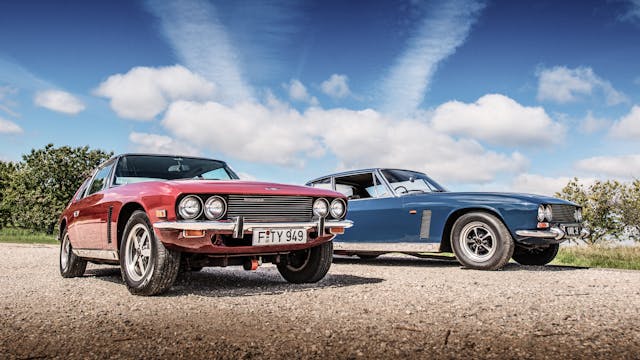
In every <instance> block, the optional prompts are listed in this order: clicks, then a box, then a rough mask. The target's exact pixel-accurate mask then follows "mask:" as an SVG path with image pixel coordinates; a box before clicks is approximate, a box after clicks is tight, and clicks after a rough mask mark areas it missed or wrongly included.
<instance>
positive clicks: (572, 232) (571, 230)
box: [564, 226, 580, 237]
mask: <svg viewBox="0 0 640 360" xmlns="http://www.w3.org/2000/svg"><path fill="white" fill-rule="evenodd" d="M564 231H565V233H566V234H567V236H569V237H575V236H578V235H580V227H579V226H565V227H564Z"/></svg>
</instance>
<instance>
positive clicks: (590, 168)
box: [575, 154, 640, 179]
mask: <svg viewBox="0 0 640 360" xmlns="http://www.w3.org/2000/svg"><path fill="white" fill-rule="evenodd" d="M575 167H576V169H578V170H581V171H584V172H587V173H589V174H594V175H597V176H603V177H614V178H624V179H634V178H640V154H632V155H621V156H595V157H591V158H588V159H583V160H580V161H578V162H577V163H576V165H575Z"/></svg>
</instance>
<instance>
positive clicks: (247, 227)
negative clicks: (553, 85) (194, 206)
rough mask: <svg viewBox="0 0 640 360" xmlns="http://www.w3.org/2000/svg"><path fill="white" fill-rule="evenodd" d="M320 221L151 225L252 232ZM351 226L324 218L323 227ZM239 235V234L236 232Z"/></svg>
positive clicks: (315, 225)
mask: <svg viewBox="0 0 640 360" xmlns="http://www.w3.org/2000/svg"><path fill="white" fill-rule="evenodd" d="M319 225H321V222H320V221H319V220H318V221H305V222H280V223H269V222H243V221H242V218H240V217H237V218H235V219H234V220H233V221H192V220H179V221H161V222H157V223H155V224H153V227H154V228H156V229H159V230H218V231H233V232H234V236H235V235H236V234H235V232H236V231H237V230H239V229H243V233H245V232H253V229H254V228H262V229H287V228H298V229H299V228H303V229H307V230H308V229H313V228H318V227H319ZM352 226H353V221H351V220H340V221H336V220H325V221H324V227H325V228H328V227H343V228H345V229H347V228H350V227H352ZM237 235H238V236H240V234H239V233H238V234H237Z"/></svg>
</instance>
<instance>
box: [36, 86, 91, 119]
mask: <svg viewBox="0 0 640 360" xmlns="http://www.w3.org/2000/svg"><path fill="white" fill-rule="evenodd" d="M33 102H34V103H35V104H36V105H37V106H40V107H43V108H45V109H49V110H52V111H56V112H61V113H64V114H69V115H76V114H78V113H80V112H81V111H83V110H84V109H85V108H86V107H85V106H84V104H83V103H82V101H80V99H78V98H77V97H75V96H73V95H71V94H70V93H68V92H66V91H62V90H44V91H38V92H37V93H36V95H35V97H34V99H33Z"/></svg>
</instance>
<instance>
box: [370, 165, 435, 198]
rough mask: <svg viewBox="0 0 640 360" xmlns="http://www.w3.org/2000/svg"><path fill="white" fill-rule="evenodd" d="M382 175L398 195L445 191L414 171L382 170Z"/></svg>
mask: <svg viewBox="0 0 640 360" xmlns="http://www.w3.org/2000/svg"><path fill="white" fill-rule="evenodd" d="M381 172H382V175H383V176H384V177H385V179H387V181H388V182H389V184H390V185H391V188H392V189H393V190H394V191H395V192H396V194H398V195H402V194H408V193H424V192H443V191H446V190H445V189H444V188H443V187H442V186H440V185H439V184H438V183H437V182H435V181H433V180H432V179H431V178H429V177H428V176H427V175H425V174H423V173H419V172H415V171H408V170H395V169H384V170H381Z"/></svg>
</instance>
